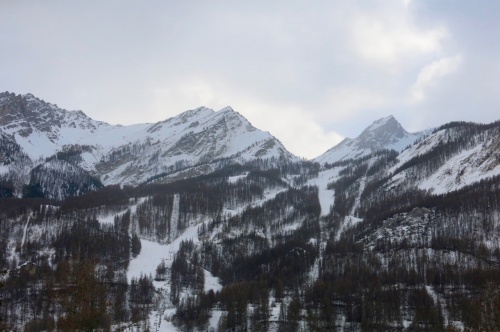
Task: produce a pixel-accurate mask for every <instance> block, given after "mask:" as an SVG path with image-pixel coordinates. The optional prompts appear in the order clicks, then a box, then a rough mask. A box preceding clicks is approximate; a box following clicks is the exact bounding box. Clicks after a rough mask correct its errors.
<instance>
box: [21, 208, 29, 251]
mask: <svg viewBox="0 0 500 332" xmlns="http://www.w3.org/2000/svg"><path fill="white" fill-rule="evenodd" d="M30 220H31V216H28V220H27V221H26V224H25V225H24V230H23V238H22V240H21V253H22V252H23V247H24V242H25V241H26V233H27V232H28V225H29V223H30Z"/></svg>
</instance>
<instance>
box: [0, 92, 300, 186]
mask: <svg viewBox="0 0 500 332" xmlns="http://www.w3.org/2000/svg"><path fill="white" fill-rule="evenodd" d="M0 131H1V132H4V133H6V134H9V135H11V136H12V137H14V139H15V141H16V142H17V143H18V144H19V146H20V147H21V149H22V152H23V153H25V154H26V155H28V156H29V158H30V159H31V160H32V161H36V160H39V161H40V162H43V159H45V158H48V157H50V156H53V155H55V154H57V153H59V152H61V151H63V150H64V149H71V148H72V147H78V146H87V147H90V148H88V149H86V150H85V151H84V152H82V153H81V154H80V157H78V158H73V159H74V160H77V164H76V166H78V167H80V168H82V169H84V170H86V171H88V172H90V173H91V174H92V175H93V176H96V177H98V178H100V179H101V181H102V182H103V183H104V184H117V183H121V184H132V185H136V184H138V183H141V182H144V181H146V180H147V179H149V178H151V177H154V176H157V175H158V174H165V173H171V172H173V171H176V170H178V169H185V168H186V167H191V166H195V165H200V164H205V163H210V162H212V161H214V160H219V159H228V158H231V159H235V161H238V162H244V161H250V160H255V159H257V158H261V159H268V158H276V159H279V158H286V159H290V160H298V158H297V157H296V156H294V155H292V154H291V153H290V152H288V151H287V150H286V148H285V147H284V146H283V145H282V144H281V142H279V141H278V140H277V139H276V138H275V137H273V136H272V135H271V134H269V133H267V132H264V131H261V130H258V129H257V128H255V127H253V126H252V125H251V124H250V122H249V121H248V120H247V119H245V118H244V117H243V116H242V115H241V114H239V113H237V112H235V111H234V110H233V109H232V108H231V107H225V108H223V109H221V110H220V111H217V112H216V111H214V110H212V109H209V108H206V107H200V108H197V109H194V110H189V111H186V112H183V113H181V114H179V115H177V116H174V117H171V118H169V119H166V120H164V121H161V122H158V123H155V124H148V123H145V124H136V125H129V126H121V125H110V124H107V123H105V122H100V121H96V120H93V119H91V118H89V117H88V116H86V115H85V114H84V113H83V112H82V111H67V110H63V109H60V108H59V107H57V105H55V104H50V103H47V102H45V101H42V100H40V99H38V98H36V97H34V96H33V95H31V94H26V95H15V94H12V93H8V92H4V93H0ZM73 150H75V149H73ZM76 150H78V148H76Z"/></svg>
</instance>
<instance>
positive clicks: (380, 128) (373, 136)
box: [356, 115, 408, 150]
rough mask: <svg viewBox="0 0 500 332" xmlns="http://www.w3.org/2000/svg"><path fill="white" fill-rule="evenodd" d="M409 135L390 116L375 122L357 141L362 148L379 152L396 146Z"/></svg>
mask: <svg viewBox="0 0 500 332" xmlns="http://www.w3.org/2000/svg"><path fill="white" fill-rule="evenodd" d="M407 135H408V132H407V131H406V130H405V129H404V128H403V127H402V126H401V124H400V123H399V122H398V121H397V120H396V119H395V118H394V117H393V116H392V115H390V116H388V117H385V118H382V119H379V120H377V121H375V122H373V123H372V124H371V125H370V126H368V127H367V128H366V129H365V130H363V132H362V133H361V134H360V135H359V136H358V137H357V138H356V140H357V146H358V147H360V148H363V149H371V150H377V149H382V148H384V147H385V146H387V145H391V144H394V143H396V142H397V141H398V140H400V139H402V138H404V137H406V136H407Z"/></svg>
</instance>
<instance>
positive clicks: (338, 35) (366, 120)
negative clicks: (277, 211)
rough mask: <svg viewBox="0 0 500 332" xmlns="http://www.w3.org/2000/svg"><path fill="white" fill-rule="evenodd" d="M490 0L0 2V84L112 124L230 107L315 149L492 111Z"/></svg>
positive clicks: (499, 60)
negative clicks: (386, 121)
mask: <svg viewBox="0 0 500 332" xmlns="http://www.w3.org/2000/svg"><path fill="white" fill-rule="evenodd" d="M499 12H500V1H497V0H475V1H456V0H439V1H436V0H371V1H369V0H366V1H363V0H326V1H314V2H312V1H298V0H286V1H279V0H278V1H260V0H256V1H217V0H214V1H164V0H148V1H133V0H99V1H96V0H90V1H89V0H86V1H63V0H47V1H38V0H37V1H35V0H32V1H29V0H2V1H1V2H0V42H1V49H0V50H1V51H0V73H1V80H0V91H10V92H15V93H17V94H24V93H28V92H30V93H33V94H34V95H36V96H37V97H39V98H41V99H44V100H45V101H48V102H51V103H55V104H58V105H59V106H60V107H62V108H66V109H68V110H83V111H84V112H85V113H86V114H87V115H89V116H90V117H92V118H94V119H97V120H103V121H106V122H109V123H112V124H117V123H120V124H132V123H143V122H156V121H160V120H164V119H166V118H169V117H172V116H174V115H177V114H179V113H181V112H183V111H185V110H188V109H193V108H196V107H199V106H202V105H203V106H206V107H209V108H212V109H214V110H219V109H221V108H223V107H224V106H228V105H229V106H231V107H233V109H235V110H236V111H237V112H239V113H241V114H242V115H243V116H245V117H246V118H247V119H248V120H250V122H252V124H253V125H254V126H256V127H258V128H259V129H263V130H266V131H269V132H271V133H272V134H273V135H274V136H276V137H277V138H278V139H280V140H281V141H282V142H283V144H285V146H286V147H287V148H288V149H289V150H290V151H291V152H294V153H295V154H297V155H299V156H303V157H307V158H309V157H315V156H317V155H319V154H321V153H323V152H324V151H326V150H327V149H328V148H330V147H332V146H333V145H335V144H337V143H338V142H339V141H340V140H341V139H343V138H344V137H356V136H357V135H359V133H360V132H361V131H362V130H363V128H365V127H366V126H368V125H369V124H370V123H371V122H373V121H374V120H376V119H378V118H381V117H384V116H387V115H390V114H392V115H394V116H395V117H396V118H397V119H398V120H399V121H400V122H401V123H402V125H403V126H404V127H405V128H406V129H407V130H408V131H418V130H422V129H426V128H429V127H433V126H438V125H440V124H443V123H445V122H449V121H454V120H465V121H475V122H491V121H494V120H498V119H500V21H499V20H498V13H499Z"/></svg>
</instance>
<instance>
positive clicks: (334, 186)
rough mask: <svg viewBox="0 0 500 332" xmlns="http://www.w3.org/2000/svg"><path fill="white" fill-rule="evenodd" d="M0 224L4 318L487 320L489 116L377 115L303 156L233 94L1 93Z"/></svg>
mask: <svg viewBox="0 0 500 332" xmlns="http://www.w3.org/2000/svg"><path fill="white" fill-rule="evenodd" d="M0 229H1V230H2V231H1V232H0V247H1V248H2V251H1V252H2V253H3V254H2V255H1V257H0V267H1V268H2V270H3V272H2V274H3V275H4V276H3V277H2V280H3V283H4V285H5V286H4V287H3V288H2V290H1V291H0V295H1V296H2V298H3V299H4V301H3V305H2V306H0V329H1V328H4V329H7V330H8V329H12V330H15V329H17V330H26V331H51V330H78V329H80V330H89V331H92V330H113V331H135V330H155V331H175V330H182V331H206V330H209V331H215V330H219V331H243V330H250V331H283V330H293V331H299V330H307V331H336V330H339V331H373V330H379V331H420V330H422V331H445V330H447V331H476V330H477V331H479V330H492V331H494V330H499V329H500V323H499V322H500V314H499V312H500V311H499V310H497V309H498V308H500V282H499V281H498V280H497V279H498V278H497V276H498V273H500V121H497V122H494V123H490V124H476V123H469V122H451V123H447V124H443V125H442V126H440V127H437V128H431V129H428V130H424V131H422V132H418V133H408V132H407V131H406V130H405V129H404V128H403V127H402V126H401V124H400V123H398V121H397V120H396V119H395V118H394V117H393V116H388V117H385V118H382V119H379V120H376V121H375V122H373V124H371V125H370V126H369V127H367V128H366V129H365V130H364V131H363V132H362V133H361V134H360V135H359V136H357V137H356V138H352V139H350V138H346V139H345V140H344V141H342V142H341V143H340V144H338V145H336V146H334V147H332V148H331V149H329V150H328V151H326V152H325V153H323V154H322V155H320V156H318V157H316V158H314V159H313V160H304V159H301V158H299V157H297V156H295V155H293V154H292V153H290V152H289V151H287V150H286V148H285V147H284V146H283V145H282V144H281V143H280V142H279V140H277V139H276V138H275V137H273V136H272V135H271V134H270V133H267V132H264V131H261V130H259V129H257V128H255V127H253V126H252V125H251V124H250V123H249V122H248V120H246V119H245V118H244V117H243V116H242V115H240V114H239V113H237V112H236V111H234V110H233V109H231V108H230V107H226V108H223V109H221V110H219V111H213V110H211V109H208V108H205V107H200V108H197V109H194V110H189V111H186V112H183V113H181V114H179V115H177V116H175V117H172V118H169V119H166V120H165V121H160V122H158V123H154V124H137V125H131V126H119V125H110V124H107V123H104V122H99V121H95V120H93V119H91V118H89V117H87V116H86V115H85V114H84V113H83V112H81V111H66V110H63V109H60V108H59V107H57V105H55V104H50V103H47V102H45V101H43V100H41V99H39V98H36V97H35V96H33V95H31V94H27V95H15V94H12V93H8V92H5V93H0ZM1 324H4V325H1Z"/></svg>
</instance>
